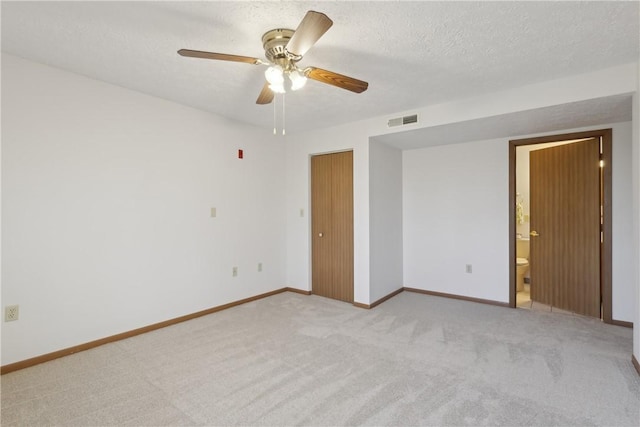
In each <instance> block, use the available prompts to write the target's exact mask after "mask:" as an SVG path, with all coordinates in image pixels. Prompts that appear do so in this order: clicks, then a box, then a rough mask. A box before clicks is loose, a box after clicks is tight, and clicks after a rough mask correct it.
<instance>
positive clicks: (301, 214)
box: [300, 208, 304, 218]
mask: <svg viewBox="0 0 640 427" xmlns="http://www.w3.org/2000/svg"><path fill="white" fill-rule="evenodd" d="M303 216H304V209H302V208H300V218H302V217H303Z"/></svg>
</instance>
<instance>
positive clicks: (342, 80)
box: [304, 67, 369, 93]
mask: <svg viewBox="0 0 640 427" xmlns="http://www.w3.org/2000/svg"><path fill="white" fill-rule="evenodd" d="M304 74H305V75H306V76H307V77H308V78H310V79H313V80H317V81H319V82H322V83H326V84H329V85H332V86H337V87H339V88H342V89H346V90H350V91H351V92H356V93H361V92H364V91H365V90H367V88H368V87H369V83H367V82H364V81H362V80H358V79H354V78H353V77H349V76H343V75H342V74H338V73H334V72H333V71H327V70H323V69H322V68H315V67H309V68H307V69H305V73H304Z"/></svg>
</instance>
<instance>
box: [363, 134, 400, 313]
mask: <svg viewBox="0 0 640 427" xmlns="http://www.w3.org/2000/svg"><path fill="white" fill-rule="evenodd" d="M369 206H370V208H369V209H370V210H369V212H370V216H369V221H370V222H369V229H370V241H369V252H370V254H371V258H370V278H369V285H370V300H371V302H375V301H377V300H379V299H381V298H383V297H385V296H387V295H389V294H390V293H392V292H393V291H396V290H398V289H400V288H402V287H403V277H402V274H403V249H402V151H400V150H398V149H397V148H393V147H390V146H388V145H386V144H383V143H380V142H375V141H371V142H370V144H369Z"/></svg>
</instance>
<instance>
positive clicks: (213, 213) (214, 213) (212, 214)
mask: <svg viewBox="0 0 640 427" xmlns="http://www.w3.org/2000/svg"><path fill="white" fill-rule="evenodd" d="M215 217H216V208H211V218H215Z"/></svg>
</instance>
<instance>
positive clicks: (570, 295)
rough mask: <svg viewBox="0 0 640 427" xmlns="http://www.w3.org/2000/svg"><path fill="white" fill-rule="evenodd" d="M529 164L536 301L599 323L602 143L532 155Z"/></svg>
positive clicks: (531, 269) (552, 148) (555, 148)
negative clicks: (587, 317) (584, 316)
mask: <svg viewBox="0 0 640 427" xmlns="http://www.w3.org/2000/svg"><path fill="white" fill-rule="evenodd" d="M529 159H530V177H529V178H530V189H529V190H530V195H531V199H530V203H531V205H530V218H531V241H530V242H531V246H530V274H531V299H532V300H533V301H538V302H541V303H544V304H548V305H551V306H553V307H557V308H560V309H562V310H567V311H572V312H574V313H579V314H583V315H587V316H593V317H598V318H599V317H600V143H599V140H597V139H591V140H588V141H583V142H576V143H572V144H566V145H560V146H557V147H551V148H545V149H541V150H535V151H531V153H530V157H529ZM536 234H537V235H536Z"/></svg>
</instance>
